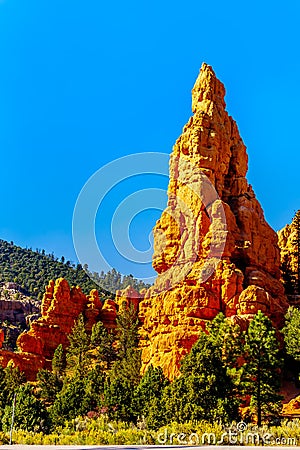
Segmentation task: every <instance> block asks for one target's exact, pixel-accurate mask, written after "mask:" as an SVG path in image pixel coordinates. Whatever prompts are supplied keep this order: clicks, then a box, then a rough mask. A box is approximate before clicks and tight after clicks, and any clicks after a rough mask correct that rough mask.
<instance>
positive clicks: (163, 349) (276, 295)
mask: <svg viewBox="0 0 300 450" xmlns="http://www.w3.org/2000/svg"><path fill="white" fill-rule="evenodd" d="M224 95H225V88H224V86H223V84H222V83H221V82H220V81H219V80H218V79H217V78H216V76H215V74H214V72H213V70H212V68H211V67H210V66H208V65H206V64H203V66H202V68H201V71H200V75H199V77H198V79H197V81H196V83H195V86H194V88H193V91H192V110H193V112H194V115H193V116H192V117H191V118H190V120H189V121H188V123H187V124H186V125H185V127H184V129H183V133H182V135H181V136H180V137H179V139H178V140H177V142H176V144H175V146H174V148H173V152H172V154H171V158H170V182H169V188H168V206H167V208H166V210H165V211H164V212H163V213H162V216H161V218H160V220H159V221H158V222H157V224H156V226H155V228H154V256H153V267H154V268H155V270H156V271H157V272H158V277H157V279H156V282H155V284H154V286H152V287H151V288H150V289H149V290H148V291H147V292H146V293H145V296H144V299H143V300H142V301H141V302H140V305H139V315H140V319H141V321H142V322H143V327H142V330H141V337H142V340H141V347H142V360H143V371H145V370H146V368H147V367H148V366H149V364H153V365H154V366H161V367H162V368H163V370H164V373H165V374H166V375H167V376H168V377H169V378H170V379H173V378H174V377H175V376H177V375H178V374H179V362H180V360H181V358H182V357H183V356H184V355H185V354H186V353H187V352H189V350H190V349H191V347H192V345H193V344H194V343H195V342H196V340H197V339H198V336H199V332H200V330H201V329H202V328H203V327H205V321H206V320H210V319H212V318H213V317H215V316H216V315H217V314H218V313H219V312H223V313H224V314H225V315H226V316H239V317H241V318H243V320H246V319H247V320H248V319H250V318H251V317H253V314H255V313H256V312H257V311H258V310H262V311H263V312H265V313H266V314H267V315H268V316H269V317H270V318H271V320H272V321H273V323H274V324H275V325H279V324H280V323H281V322H282V319H283V316H284V312H285V310H286V308H287V300H286V297H285V295H284V289H283V286H282V283H281V281H280V251H279V247H278V240H277V235H276V233H275V232H274V231H273V230H272V228H271V227H270V226H269V225H268V224H267V222H266V220H265V218H264V213H263V210H262V207H261V206H260V204H259V202H258V200H257V199H256V197H255V194H254V192H253V189H252V187H251V185H249V184H248V182H247V179H246V173H247V167H248V157H247V153H246V147H245V145H244V143H243V141H242V139H241V137H240V135H239V131H238V128H237V125H236V123H235V121H234V120H233V119H232V118H231V117H230V116H229V115H228V113H227V112H226V110H225V101H224Z"/></svg>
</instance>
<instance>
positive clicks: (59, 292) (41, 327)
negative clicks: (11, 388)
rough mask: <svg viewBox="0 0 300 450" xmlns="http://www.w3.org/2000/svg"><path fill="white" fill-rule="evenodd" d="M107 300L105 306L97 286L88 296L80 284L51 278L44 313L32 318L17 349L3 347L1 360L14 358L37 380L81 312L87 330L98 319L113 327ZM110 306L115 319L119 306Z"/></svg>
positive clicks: (45, 297)
mask: <svg viewBox="0 0 300 450" xmlns="http://www.w3.org/2000/svg"><path fill="white" fill-rule="evenodd" d="M107 302H108V300H106V302H105V303H104V306H103V307H102V302H101V300H100V298H99V294H98V292H97V291H96V290H92V291H91V293H90V295H89V296H85V295H84V294H83V292H82V291H81V289H80V288H79V287H78V286H77V287H72V288H70V286H69V284H68V282H67V281H66V280H65V279H63V278H59V279H58V280H56V282H54V281H50V283H49V285H48V286H47V288H46V293H45V294H44V297H43V300H42V307H41V314H42V316H41V317H40V318H39V319H38V320H36V321H34V322H32V324H31V326H30V330H29V331H28V332H24V333H22V334H21V335H20V336H19V338H18V340H17V347H18V350H19V351H18V352H17V353H12V352H7V351H4V350H1V351H0V364H1V365H2V366H4V367H5V366H6V365H7V364H8V363H9V361H10V360H13V362H14V364H15V365H17V366H18V367H19V368H20V370H21V371H23V372H24V373H25V375H26V377H27V379H29V380H34V379H35V376H36V373H37V372H38V370H39V369H41V368H43V367H47V366H50V363H51V359H52V357H53V354H54V351H55V349H56V348H57V347H58V345H60V344H62V345H63V347H64V348H66V347H67V346H68V344H69V341H68V335H69V334H70V333H71V331H72V328H73V326H74V323H75V321H76V320H77V318H78V316H79V314H81V313H83V314H84V316H85V319H86V328H87V330H88V331H90V330H91V329H92V327H93V325H94V324H95V323H96V322H97V321H99V320H102V321H103V323H104V325H105V326H107V327H108V328H111V326H110V323H108V321H107V317H106V316H107V307H105V305H106V303H107ZM110 309H111V310H110V317H109V319H110V322H112V323H113V322H115V319H116V308H115V309H114V310H113V307H112V306H111V308H110Z"/></svg>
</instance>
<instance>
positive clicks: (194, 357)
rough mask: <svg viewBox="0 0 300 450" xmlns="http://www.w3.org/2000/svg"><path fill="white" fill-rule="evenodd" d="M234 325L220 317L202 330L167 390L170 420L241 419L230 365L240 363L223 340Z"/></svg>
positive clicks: (166, 409) (167, 419) (166, 410)
mask: <svg viewBox="0 0 300 450" xmlns="http://www.w3.org/2000/svg"><path fill="white" fill-rule="evenodd" d="M229 327H230V325H229V324H228V323H227V322H225V318H224V316H223V315H219V316H217V318H215V319H214V320H213V321H212V323H211V324H210V326H209V332H204V331H203V332H201V333H200V336H199V339H198V341H197V342H196V343H195V344H194V346H193V347H192V350H191V352H190V353H189V354H188V355H186V356H185V358H184V359H183V360H182V363H181V368H180V371H181V375H180V376H179V377H178V378H177V379H175V381H173V383H172V384H171V385H170V386H168V387H167V388H166V389H165V390H164V393H163V398H162V403H163V404H165V418H166V421H167V422H170V421H173V420H175V421H178V422H185V421H188V420H210V421H213V420H217V419H222V420H223V421H225V422H226V421H231V420H233V419H237V418H238V404H239V400H238V399H237V398H236V396H235V386H234V383H233V381H232V379H231V377H230V376H229V373H228V368H230V367H232V365H233V364H234V363H235V362H236V356H235V355H234V354H232V352H231V351H230V350H229V345H227V344H228V343H226V345H225V344H223V343H222V342H221V339H222V337H223V338H224V337H225V334H226V333H225V331H226V330H227V334H228V335H230V332H229Z"/></svg>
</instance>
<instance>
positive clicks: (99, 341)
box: [91, 322, 117, 370]
mask: <svg viewBox="0 0 300 450" xmlns="http://www.w3.org/2000/svg"><path fill="white" fill-rule="evenodd" d="M114 341H115V337H114V335H113V333H112V332H111V331H108V330H107V329H106V328H105V326H104V325H103V323H102V322H97V323H96V324H95V325H94V326H93V328H92V334H91V348H92V349H95V350H96V359H97V360H98V361H99V362H101V363H103V364H102V365H104V369H105V370H109V369H110V368H111V365H112V363H113V362H114V361H115V360H116V356H117V355H116V350H115V348H114Z"/></svg>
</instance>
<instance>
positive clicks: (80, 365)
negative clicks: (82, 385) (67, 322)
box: [67, 314, 90, 374]
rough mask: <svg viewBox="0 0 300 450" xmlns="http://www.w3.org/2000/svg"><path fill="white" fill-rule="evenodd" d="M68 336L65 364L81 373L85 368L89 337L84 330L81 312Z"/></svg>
mask: <svg viewBox="0 0 300 450" xmlns="http://www.w3.org/2000/svg"><path fill="white" fill-rule="evenodd" d="M68 338H69V342H70V345H69V347H68V353H67V366H68V368H69V369H71V370H74V369H75V370H76V371H78V372H80V373H82V374H83V373H84V372H85V371H86V369H87V362H88V351H89V349H90V338H89V336H88V334H87V332H86V329H85V326H84V318H83V315H82V314H80V315H79V317H78V320H77V322H75V324H74V327H73V329H72V332H71V334H70V335H69V336H68Z"/></svg>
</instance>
